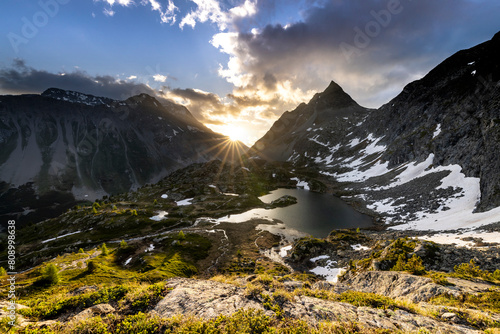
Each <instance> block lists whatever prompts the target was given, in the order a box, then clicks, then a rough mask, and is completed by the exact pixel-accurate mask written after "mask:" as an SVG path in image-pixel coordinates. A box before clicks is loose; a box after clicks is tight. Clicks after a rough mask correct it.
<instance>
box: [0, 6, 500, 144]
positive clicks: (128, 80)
mask: <svg viewBox="0 0 500 334" xmlns="http://www.w3.org/2000/svg"><path fill="white" fill-rule="evenodd" d="M499 17H500V2H498V1H496V0H442V1H434V0H420V1H411V0H401V1H399V0H386V1H383V0H350V1H348V0H329V1H327V0H300V1H299V0H297V1H293V0H292V1H285V0H269V1H263V0H226V1H219V0H40V1H38V0H30V1H28V0H3V1H2V3H1V4H0V18H1V20H0V33H1V34H0V94H20V93H40V92H42V91H43V90H45V89H46V88H49V87H52V86H58V87H59V88H63V89H70V90H79V91H83V92H85V93H90V94H94V95H103V96H108V97H112V98H117V99H125V98H127V97H129V96H131V95H133V94H137V93H140V92H147V93H150V94H154V95H157V96H159V97H163V98H168V99H171V100H174V101H175V102H178V103H182V104H184V105H186V106H187V107H188V108H189V109H190V110H191V111H192V113H193V114H194V115H195V117H197V118H198V119H200V120H201V121H202V122H204V123H205V124H206V125H207V126H209V127H211V128H212V129H214V130H215V131H219V132H223V133H225V134H233V135H235V136H236V135H239V137H240V139H243V140H244V141H245V142H246V143H247V144H251V143H252V142H253V141H255V140H256V139H258V138H259V137H260V136H262V135H263V134H264V133H265V132H266V131H267V129H268V128H269V127H270V125H271V124H272V123H273V122H274V121H275V120H276V119H277V118H278V117H279V116H280V115H281V114H282V113H283V112H284V111H286V110H291V109H293V108H294V107H295V106H296V105H297V104H299V103H300V102H307V101H308V100H309V99H310V98H311V97H312V95H313V94H314V93H316V92H318V91H322V90H324V89H325V88H326V87H327V86H328V84H329V82H330V81H331V80H334V81H336V82H337V83H339V84H340V85H341V86H342V87H343V88H344V90H346V92H348V93H349V94H350V95H351V96H352V97H353V98H354V99H355V100H356V101H358V102H359V103H360V104H361V105H364V106H367V107H378V106H380V105H381V104H383V103H385V102H387V101H388V100H390V99H391V98H393V97H394V96H395V95H397V94H398V93H399V92H400V91H401V90H402V88H403V87H404V85H405V84H407V83H409V82H411V81H413V80H415V79H418V78H420V77H422V76H423V75H425V73H427V72H428V71H429V70H430V69H432V67H434V66H435V65H437V64H438V63H439V62H441V61H442V60H444V59H445V58H446V57H448V56H450V55H451V54H453V53H454V52H456V51H458V50H460V49H464V48H469V47H472V46H474V45H476V44H478V43H481V42H483V41H486V40H488V39H490V38H491V37H492V36H493V35H494V34H495V33H496V32H498V31H499V30H500V20H499V19H498V18H499ZM33 27H34V28H35V30H33V29H32V28H33ZM30 28H31V30H30Z"/></svg>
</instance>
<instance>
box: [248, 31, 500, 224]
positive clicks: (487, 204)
mask: <svg viewBox="0 0 500 334" xmlns="http://www.w3.org/2000/svg"><path fill="white" fill-rule="evenodd" d="M499 80H500V33H498V34H496V35H495V36H494V37H493V39H492V40H490V41H487V42H485V43H482V44H480V45H478V46H476V47H473V48H471V49H468V50H463V51H460V52H457V53H456V54H455V55H453V56H451V57H450V58H448V59H446V60H445V61H444V62H442V63H441V64H440V65H438V66H437V67H436V68H435V69H433V70H432V71H431V72H429V73H428V74H427V75H426V76H425V77H424V78H422V79H421V80H418V81H415V82H413V83H410V84H409V85H407V86H406V87H405V88H404V90H403V92H402V93H401V94H399V95H398V96H397V97H396V98H394V99H393V100H392V101H390V102H389V103H387V104H386V105H384V106H382V107H381V108H379V109H377V110H368V109H365V108H362V107H360V106H359V105H357V104H356V103H355V102H354V101H352V99H350V97H349V96H348V95H347V94H345V93H344V92H343V91H342V89H341V88H340V87H338V85H336V84H335V83H332V84H330V86H329V87H328V88H327V90H326V91H325V92H323V93H321V94H317V95H316V96H315V97H314V98H313V99H312V100H311V101H310V102H309V103H308V104H302V105H300V106H299V107H297V109H295V110H294V111H292V112H286V113H285V114H284V115H283V116H282V117H281V118H280V119H279V120H278V121H277V122H276V123H275V124H274V125H273V127H272V128H271V130H270V131H269V132H268V133H267V134H266V135H265V136H264V137H263V138H262V139H261V140H259V141H258V142H257V143H256V144H255V145H254V146H253V147H252V151H253V152H257V154H259V155H261V156H264V157H268V158H272V159H276V160H288V161H291V162H293V163H294V164H295V165H297V166H307V167H309V168H316V169H317V170H319V171H320V172H321V173H322V174H323V175H324V176H325V177H327V178H329V179H330V181H331V182H332V183H336V182H341V185H340V186H339V187H338V189H339V192H341V190H342V191H343V192H344V194H347V193H348V194H349V195H350V197H355V198H358V199H362V200H363V201H364V202H365V203H366V204H367V207H368V208H369V209H371V210H373V211H376V212H378V213H379V214H382V215H385V216H386V218H387V221H393V222H402V221H410V222H411V221H413V222H419V224H420V225H418V226H416V225H412V226H410V225H404V226H405V227H417V228H435V227H436V225H437V224H438V222H440V223H443V222H444V223H446V224H448V225H447V226H450V227H451V226H453V227H460V226H459V225H460V224H462V223H463V224H465V225H467V224H468V225H467V226H469V225H471V224H483V223H486V222H494V221H500V211H499V209H498V207H499V206H500V159H499V152H500V81H499ZM494 208H495V209H494ZM491 209H494V210H491ZM473 211H474V212H482V211H488V212H485V213H483V214H473V213H472V212H473ZM454 221H455V223H453V222H454ZM442 227H443V226H442Z"/></svg>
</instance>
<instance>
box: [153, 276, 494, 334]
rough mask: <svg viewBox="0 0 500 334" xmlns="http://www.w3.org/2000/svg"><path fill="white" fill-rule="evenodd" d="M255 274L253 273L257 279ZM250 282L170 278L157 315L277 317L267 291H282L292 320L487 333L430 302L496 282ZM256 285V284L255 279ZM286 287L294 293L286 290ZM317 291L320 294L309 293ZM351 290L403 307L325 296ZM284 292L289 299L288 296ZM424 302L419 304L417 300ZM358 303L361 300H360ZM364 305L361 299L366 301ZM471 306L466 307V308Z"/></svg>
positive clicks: (284, 307)
mask: <svg viewBox="0 0 500 334" xmlns="http://www.w3.org/2000/svg"><path fill="white" fill-rule="evenodd" d="M252 279H255V277H249V278H247V280H249V281H252ZM243 283H244V282H240V283H239V284H228V283H222V282H216V281H208V280H196V279H184V278H176V279H171V280H169V281H168V283H167V284H168V286H169V287H170V288H171V289H172V291H171V292H169V294H168V295H167V296H166V297H165V298H164V299H163V300H162V301H160V302H159V303H158V304H157V305H156V307H155V308H154V310H153V311H152V312H153V313H156V314H158V315H160V316H161V317H172V316H174V315H178V314H183V315H193V316H195V317H201V318H205V319H207V318H214V317H217V316H218V315H221V314H223V315H230V314H233V313H234V312H236V311H237V310H238V309H248V308H253V309H258V310H262V311H264V312H265V313H266V314H267V315H269V316H273V315H274V311H273V310H270V309H269V308H270V307H269V306H268V303H266V301H267V298H266V297H265V296H266V295H269V296H273V295H274V296H275V295H276V293H277V291H278V294H280V295H281V296H282V298H281V300H280V301H277V300H276V299H277V298H274V300H275V301H276V305H279V307H280V308H281V310H280V311H281V315H282V316H283V317H286V318H294V319H302V320H306V321H307V322H308V323H309V324H311V325H317V324H318V323H319V322H321V321H325V320H328V321H338V322H345V321H355V322H357V323H359V324H360V325H361V326H362V327H363V328H367V329H387V330H391V331H398V330H402V331H403V332H418V331H419V330H423V329H426V330H428V331H430V332H431V333H482V331H479V330H475V329H474V328H473V327H471V326H467V325H465V324H463V322H464V321H463V320H461V319H460V317H459V314H458V312H457V310H456V309H455V312H456V313H454V312H452V311H453V310H454V309H452V308H451V309H450V308H446V307H442V306H437V305H431V304H428V303H426V302H427V301H429V300H430V299H431V298H433V297H436V296H438V295H441V294H444V293H448V294H450V295H454V296H458V297H459V296H461V295H466V294H475V293H480V292H485V291H489V290H490V289H491V288H493V285H491V284H487V283H471V282H469V281H466V280H462V279H453V284H455V285H454V286H452V287H445V286H441V285H438V284H436V283H433V282H432V280H431V279H429V278H425V277H419V276H414V275H410V274H405V273H398V272H382V271H371V272H366V273H361V274H360V275H358V276H357V277H355V278H354V279H350V280H348V281H345V282H344V283H339V284H333V283H328V282H318V283H316V284H314V285H313V286H312V287H311V289H304V288H305V286H304V284H303V283H301V282H297V281H288V282H284V283H283V285H282V287H277V288H268V289H264V290H263V291H262V292H261V294H260V295H255V294H254V295H252V294H251V292H249V291H248V287H247V288H245V287H244V285H243ZM250 284H251V283H250ZM280 289H284V290H285V291H287V292H288V293H289V294H288V295H287V294H286V293H283V292H282V291H281V290H280ZM310 291H315V294H316V295H317V296H322V297H323V298H318V297H312V296H307V295H306V294H313V293H311V292H310ZM346 291H359V292H364V293H377V294H380V295H382V296H386V297H389V298H392V299H394V300H397V301H398V302H397V303H396V304H397V305H398V306H396V307H394V308H392V309H391V307H390V305H386V306H387V308H385V309H384V308H374V307H367V306H355V305H353V304H350V303H347V302H338V301H332V300H328V299H327V298H325V295H326V294H325V293H326V292H328V293H330V294H331V295H332V296H334V295H335V294H339V295H341V294H342V293H345V292H346ZM283 296H284V297H283ZM416 303H418V304H416ZM354 304H355V303H354ZM360 304H361V302H360ZM464 311H465V309H462V310H460V312H462V313H463V312H464ZM472 312H473V313H475V314H476V315H477V316H481V317H485V318H490V319H492V320H493V321H497V322H499V321H500V314H493V313H488V312H482V311H477V310H474V311H472Z"/></svg>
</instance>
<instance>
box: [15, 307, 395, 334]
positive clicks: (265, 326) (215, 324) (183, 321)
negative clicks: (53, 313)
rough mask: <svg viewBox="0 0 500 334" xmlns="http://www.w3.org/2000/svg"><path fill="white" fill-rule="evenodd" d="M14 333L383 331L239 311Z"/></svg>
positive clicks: (98, 320) (106, 320) (101, 320)
mask: <svg viewBox="0 0 500 334" xmlns="http://www.w3.org/2000/svg"><path fill="white" fill-rule="evenodd" d="M16 332H17V333H16V334H111V333H114V334H164V333H165V334H167V333H179V334H180V333H184V334H187V333H206V334H209V333H211V334H239V333H241V334H243V333H252V334H305V333H308V334H309V333H310V334H357V333H366V334H375V333H387V331H383V330H377V329H373V330H368V329H365V328H363V327H361V326H359V325H358V324H356V323H355V322H352V321H345V322H328V321H324V322H320V323H319V324H318V325H308V324H307V323H306V322H305V321H303V320H297V319H287V318H285V319H278V318H277V317H271V316H267V315H265V314H264V313H263V312H262V311H260V310H254V309H249V310H239V311H237V312H236V313H234V314H233V315H231V316H222V315H221V316H218V317H216V318H214V319H210V320H202V319H198V318H194V317H189V316H175V317H171V318H160V317H158V316H155V315H151V314H144V313H138V314H134V315H129V316H125V317H116V316H113V315H111V316H106V317H100V316H97V317H93V318H90V319H86V320H83V321H80V322H79V323H76V324H71V325H62V324H55V325H51V326H48V327H46V328H43V329H38V328H36V326H33V325H29V326H27V327H26V328H23V329H19V330H17V331H16Z"/></svg>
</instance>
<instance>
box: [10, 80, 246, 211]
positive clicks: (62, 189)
mask: <svg viewBox="0 0 500 334" xmlns="http://www.w3.org/2000/svg"><path fill="white" fill-rule="evenodd" d="M244 150H245V146H244V145H243V144H238V145H233V144H230V142H229V140H228V138H227V137H225V136H223V135H220V134H217V133H214V132H213V131H212V130H210V129H209V128H207V127H206V126H204V125H203V124H201V123H200V122H198V121H197V120H196V119H195V118H194V117H193V116H192V115H191V114H190V112H189V111H188V110H187V109H186V108H185V107H183V106H180V105H177V104H175V103H171V102H168V101H165V102H163V103H160V102H159V101H158V100H157V99H155V98H153V97H151V96H148V95H146V94H141V95H137V96H133V97H131V98H129V99H127V100H125V101H116V100H112V99H109V98H104V97H96V96H92V95H87V94H82V93H79V92H72V91H65V90H61V89H56V88H51V89H48V90H46V91H45V92H43V93H42V94H40V95H19V96H0V152H1V153H0V181H1V184H0V187H1V195H0V197H1V202H2V205H1V208H0V215H3V214H6V215H7V214H8V215H9V216H11V217H16V218H17V219H20V220H40V219H41V218H44V217H45V218H47V217H49V216H53V215H54V214H59V213H61V212H62V211H64V210H65V209H67V208H68V207H71V206H73V205H74V204H75V203H76V202H77V201H81V200H89V201H93V200H95V199H97V198H101V197H103V196H107V195H110V194H116V193H123V192H128V191H131V190H134V189H137V188H138V187H140V186H142V185H144V184H146V183H152V182H153V183H154V182H157V181H158V180H160V179H161V178H162V177H164V176H166V175H168V173H170V172H172V171H174V170H176V169H179V168H182V167H186V166H188V165H190V164H192V163H197V162H206V161H209V160H212V159H216V158H220V159H224V158H226V159H229V160H231V159H235V158H236V157H239V156H240V155H241V154H242V153H244ZM35 214H36V215H38V216H39V217H38V216H37V217H35Z"/></svg>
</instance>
